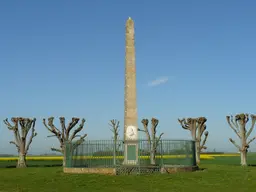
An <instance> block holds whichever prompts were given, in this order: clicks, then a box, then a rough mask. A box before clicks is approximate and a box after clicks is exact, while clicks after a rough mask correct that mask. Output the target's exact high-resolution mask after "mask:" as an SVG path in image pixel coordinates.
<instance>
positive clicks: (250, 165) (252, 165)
mask: <svg viewBox="0 0 256 192" xmlns="http://www.w3.org/2000/svg"><path fill="white" fill-rule="evenodd" d="M248 166H249V167H256V164H248Z"/></svg>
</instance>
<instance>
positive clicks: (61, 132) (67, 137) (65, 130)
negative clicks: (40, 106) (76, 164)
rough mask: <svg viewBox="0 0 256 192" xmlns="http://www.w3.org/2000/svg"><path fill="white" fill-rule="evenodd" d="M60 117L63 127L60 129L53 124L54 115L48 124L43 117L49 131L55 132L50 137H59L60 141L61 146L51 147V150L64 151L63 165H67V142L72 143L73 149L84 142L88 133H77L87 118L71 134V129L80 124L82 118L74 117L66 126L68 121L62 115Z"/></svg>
mask: <svg viewBox="0 0 256 192" xmlns="http://www.w3.org/2000/svg"><path fill="white" fill-rule="evenodd" d="M59 119H60V124H61V129H58V128H57V127H56V126H55V125H54V124H53V120H54V117H50V118H48V124H46V120H45V119H43V124H44V126H45V127H46V128H47V129H48V131H50V132H51V133H53V135H51V136H50V137H57V138H58V140H59V142H60V148H59V149H56V148H51V150H52V151H56V152H60V153H62V155H63V166H64V167H65V166H66V149H65V146H66V144H67V143H69V144H72V148H71V150H74V149H75V148H77V147H78V146H79V145H80V144H82V143H83V141H84V139H85V137H86V136H87V134H84V135H82V136H81V135H77V134H78V133H79V132H80V131H82V129H83V128H84V123H85V119H82V122H81V124H80V125H79V126H78V128H76V129H75V130H74V131H73V133H72V134H71V130H72V129H73V128H74V127H75V126H76V125H77V124H78V122H79V120H80V119H79V118H75V117H73V118H72V121H71V122H70V123H69V124H68V126H67V127H66V123H65V117H60V118H59ZM77 137H78V139H76V140H75V138H77Z"/></svg>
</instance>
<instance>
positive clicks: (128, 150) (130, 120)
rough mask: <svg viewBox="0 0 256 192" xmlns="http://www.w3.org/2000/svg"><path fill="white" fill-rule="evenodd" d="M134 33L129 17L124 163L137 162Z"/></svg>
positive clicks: (127, 25)
mask: <svg viewBox="0 0 256 192" xmlns="http://www.w3.org/2000/svg"><path fill="white" fill-rule="evenodd" d="M134 34H135V33H134V22H133V20H132V19H131V18H130V17H129V18H128V20H127V21H126V26H125V101H124V110H125V111H124V142H125V153H124V164H137V162H138V122H137V121H138V115H137V101H136V65H135V40H134Z"/></svg>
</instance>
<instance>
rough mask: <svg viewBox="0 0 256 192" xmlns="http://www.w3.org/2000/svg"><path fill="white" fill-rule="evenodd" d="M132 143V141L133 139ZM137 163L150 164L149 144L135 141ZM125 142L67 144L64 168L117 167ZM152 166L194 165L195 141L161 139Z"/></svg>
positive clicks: (102, 141) (122, 154)
mask: <svg viewBox="0 0 256 192" xmlns="http://www.w3.org/2000/svg"><path fill="white" fill-rule="evenodd" d="M133 143H134V141H133ZM135 143H137V145H138V164H137V165H138V166H148V165H151V158H150V156H151V155H150V154H152V149H151V144H150V143H148V141H147V140H138V141H136V142H135ZM124 149H125V144H124V142H123V141H121V140H118V141H114V140H87V141H85V142H84V143H82V144H81V145H79V146H76V147H74V145H73V144H71V143H67V144H66V153H65V154H66V167H84V168H86V167H87V168H97V167H109V168H111V167H113V168H114V167H117V166H121V165H123V162H124V151H125V150H124ZM155 165H157V166H163V165H170V166H172V165H173V166H196V159H195V142H194V141H190V140H160V141H159V143H158V146H157V149H156V150H155Z"/></svg>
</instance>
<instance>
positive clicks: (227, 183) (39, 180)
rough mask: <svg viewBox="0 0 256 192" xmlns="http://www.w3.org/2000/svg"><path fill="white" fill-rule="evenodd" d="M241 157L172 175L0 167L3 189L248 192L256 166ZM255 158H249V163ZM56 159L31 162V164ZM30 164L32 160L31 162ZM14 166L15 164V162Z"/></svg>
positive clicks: (205, 162)
mask: <svg viewBox="0 0 256 192" xmlns="http://www.w3.org/2000/svg"><path fill="white" fill-rule="evenodd" d="M239 160H240V159H239V157H215V160H203V161H202V164H201V166H200V167H201V168H205V170H203V171H197V172H192V173H189V172H187V173H177V174H170V175H160V174H154V175H139V176H133V175H130V176H104V175H86V174H81V175H79V174H64V173H63V171H62V168H61V167H30V168H27V169H15V168H1V169H0V192H14V191H17V192H18V191H20V192H21V191H22V192H26V191H28V192H36V191H38V192H43V191H47V192H51V191H56V192H57V191H58V192H59V191H61V192H80V191H81V192H84V191H88V192H94V191H101V192H102V191H103V192H108V191H111V192H122V191H123V192H133V191H138V192H144V191H145V192H163V191H164V192H165V191H166V192H167V191H168V192H169V191H170V192H175V191H177V192H181V191H186V192H193V191H196V192H219V191H220V192H221V191H223V192H229V191H231V192H246V191H250V192H252V191H255V189H256V167H254V166H249V167H246V168H243V167H241V166H239ZM253 162H254V163H256V159H252V158H250V159H249V163H251V164H253ZM32 163H34V165H36V164H37V165H38V164H40V163H41V166H45V165H50V164H51V163H61V162H58V161H53V162H47V161H46V162H39V161H35V162H30V165H32ZM28 164H29V162H28ZM14 165H15V164H14Z"/></svg>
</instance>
